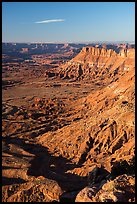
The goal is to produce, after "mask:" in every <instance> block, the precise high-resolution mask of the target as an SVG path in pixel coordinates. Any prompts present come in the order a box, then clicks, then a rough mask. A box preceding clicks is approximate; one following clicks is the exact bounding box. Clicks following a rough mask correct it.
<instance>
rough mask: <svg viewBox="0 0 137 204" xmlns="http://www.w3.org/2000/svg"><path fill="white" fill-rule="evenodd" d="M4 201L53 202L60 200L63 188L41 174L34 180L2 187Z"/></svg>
mask: <svg viewBox="0 0 137 204" xmlns="http://www.w3.org/2000/svg"><path fill="white" fill-rule="evenodd" d="M2 194H3V196H2V201H3V202H53V201H59V197H60V195H61V194H62V190H61V188H60V187H59V185H58V184H57V183H56V182H55V181H53V180H50V179H45V178H44V177H42V176H40V177H38V178H37V179H34V180H33V181H30V182H26V183H23V184H14V185H8V186H4V187H3V188H2Z"/></svg>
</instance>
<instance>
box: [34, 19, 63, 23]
mask: <svg viewBox="0 0 137 204" xmlns="http://www.w3.org/2000/svg"><path fill="white" fill-rule="evenodd" d="M64 21H65V19H52V20H44V21H37V22H35V23H54V22H64Z"/></svg>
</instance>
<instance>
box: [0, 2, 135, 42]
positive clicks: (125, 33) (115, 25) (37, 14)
mask: <svg viewBox="0 0 137 204" xmlns="http://www.w3.org/2000/svg"><path fill="white" fill-rule="evenodd" d="M95 41H96V42H97V41H109V42H110V41H111V42H112V41H113V42H114V41H133V42H134V41H135V2H2V42H56V43H61V42H62V43H65V42H68V43H70V42H73V43H80V42H81V43H82V42H95Z"/></svg>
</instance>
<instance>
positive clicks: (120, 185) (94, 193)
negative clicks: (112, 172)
mask: <svg viewBox="0 0 137 204" xmlns="http://www.w3.org/2000/svg"><path fill="white" fill-rule="evenodd" d="M103 182H104V184H103ZM75 202H135V177H134V176H128V175H126V174H123V175H120V176H117V177H116V178H115V179H114V180H110V181H107V182H106V183H105V180H104V181H102V182H101V183H100V185H99V184H94V185H92V186H88V187H86V188H84V189H83V190H82V191H80V192H79V193H78V195H77V196H76V200H75Z"/></svg>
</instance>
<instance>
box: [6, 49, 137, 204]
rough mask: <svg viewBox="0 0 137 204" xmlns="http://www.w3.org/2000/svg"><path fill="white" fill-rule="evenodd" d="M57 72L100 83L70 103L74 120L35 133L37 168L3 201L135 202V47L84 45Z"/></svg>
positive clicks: (11, 188) (10, 188)
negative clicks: (42, 132) (36, 134)
mask: <svg viewBox="0 0 137 204" xmlns="http://www.w3.org/2000/svg"><path fill="white" fill-rule="evenodd" d="M55 76H56V77H57V78H61V79H63V80H65V79H70V80H72V82H73V81H79V82H81V81H82V82H84V81H85V82H86V81H91V83H94V84H95V85H96V86H95V89H94V90H92V91H91V93H90V94H89V95H88V96H86V97H84V98H81V99H78V100H76V101H75V103H73V102H72V103H70V105H69V109H67V110H66V114H67V113H68V114H69V113H70V118H71V123H70V124H69V125H64V126H62V127H60V128H58V129H57V130H55V131H47V132H46V133H44V134H41V135H39V136H37V137H36V138H35V143H36V145H37V149H38V151H39V146H42V147H43V152H41V153H37V156H36V158H35V159H34V161H33V163H32V167H33V165H34V167H35V169H31V171H29V172H28V171H26V173H24V175H25V176H24V178H23V179H24V180H25V181H26V183H23V184H17V185H8V186H4V187H3V201H4V202H9V201H10V202H18V201H32V202H34V201H45V202H47V201H50V202H52V201H58V202H61V201H67V200H69V201H75V202H119V201H120V202H132V201H133V202H135V169H134V168H135V166H134V158H135V50H134V49H122V50H120V51H119V52H116V51H114V50H106V49H104V48H95V47H84V48H83V49H82V50H81V52H80V53H79V54H78V55H77V56H76V57H74V58H73V59H71V60H70V61H68V62H67V63H66V64H64V65H63V66H62V67H61V68H60V69H59V71H58V72H56V74H55ZM98 87H100V88H98ZM35 103H37V107H39V103H40V100H38V101H36V102H35ZM71 110H73V112H71ZM28 145H29V144H28ZM32 148H33V146H32ZM44 148H45V149H46V151H45V150H44ZM44 151H45V152H44ZM26 152H27V148H26ZM44 154H45V156H44ZM49 155H52V158H50V159H49ZM47 158H48V159H49V160H47ZM37 160H41V162H40V163H39V165H38V166H36V165H35V163H37ZM49 165H50V169H49V167H48V166H49ZM26 168H27V167H26ZM34 170H35V171H34ZM24 172H25V171H24ZM5 175H6V172H5ZM12 192H14V193H12ZM28 195H29V196H30V197H29V198H28Z"/></svg>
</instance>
